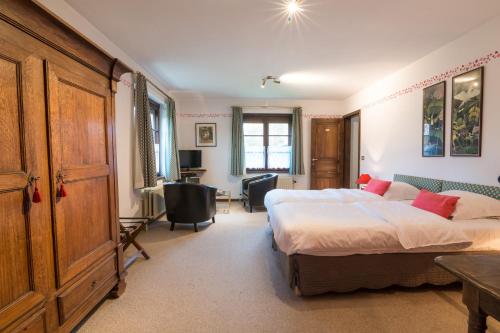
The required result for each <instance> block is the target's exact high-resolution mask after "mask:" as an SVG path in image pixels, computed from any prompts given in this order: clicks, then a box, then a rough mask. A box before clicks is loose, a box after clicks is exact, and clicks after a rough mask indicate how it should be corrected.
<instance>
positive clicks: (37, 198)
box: [32, 186, 42, 203]
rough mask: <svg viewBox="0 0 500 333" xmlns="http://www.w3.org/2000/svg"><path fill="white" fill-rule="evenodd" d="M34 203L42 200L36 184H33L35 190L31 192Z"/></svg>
mask: <svg viewBox="0 0 500 333" xmlns="http://www.w3.org/2000/svg"><path fill="white" fill-rule="evenodd" d="M32 201H33V202H34V203H39V202H42V196H41V195H40V192H39V191H38V186H35V192H33V200H32Z"/></svg>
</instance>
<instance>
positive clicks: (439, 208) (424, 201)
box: [412, 190, 460, 218]
mask: <svg viewBox="0 0 500 333" xmlns="http://www.w3.org/2000/svg"><path fill="white" fill-rule="evenodd" d="M458 199H460V197H453V196H450V195H442V194H436V193H432V192H429V191H426V190H421V191H420V193H419V194H418V196H417V197H416V198H415V200H414V201H413V203H412V206H413V207H417V208H420V209H423V210H426V211H428V212H431V213H434V214H437V215H440V216H442V217H444V218H449V217H450V216H451V214H452V213H453V211H454V210H455V206H456V205H457V201H458Z"/></svg>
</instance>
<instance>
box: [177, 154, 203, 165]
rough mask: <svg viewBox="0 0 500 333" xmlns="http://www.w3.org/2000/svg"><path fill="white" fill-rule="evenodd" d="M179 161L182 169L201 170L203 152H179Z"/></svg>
mask: <svg viewBox="0 0 500 333" xmlns="http://www.w3.org/2000/svg"><path fill="white" fill-rule="evenodd" d="M179 160H180V161H179V164H180V166H181V168H182V169H197V168H201V150H179Z"/></svg>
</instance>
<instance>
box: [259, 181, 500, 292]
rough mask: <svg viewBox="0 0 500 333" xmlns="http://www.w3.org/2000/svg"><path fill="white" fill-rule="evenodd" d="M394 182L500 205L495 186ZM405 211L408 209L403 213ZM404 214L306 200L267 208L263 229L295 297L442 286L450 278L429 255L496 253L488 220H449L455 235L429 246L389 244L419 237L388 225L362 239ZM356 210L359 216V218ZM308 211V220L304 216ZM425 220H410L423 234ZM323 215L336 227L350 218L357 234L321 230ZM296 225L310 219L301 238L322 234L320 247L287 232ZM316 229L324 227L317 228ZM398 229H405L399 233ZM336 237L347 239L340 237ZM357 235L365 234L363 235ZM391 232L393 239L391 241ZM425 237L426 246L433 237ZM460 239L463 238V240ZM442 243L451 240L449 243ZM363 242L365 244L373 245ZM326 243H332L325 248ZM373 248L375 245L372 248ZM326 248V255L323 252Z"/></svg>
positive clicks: (378, 204) (372, 203)
mask: <svg viewBox="0 0 500 333" xmlns="http://www.w3.org/2000/svg"><path fill="white" fill-rule="evenodd" d="M394 180H395V181H400V182H406V183H408V184H411V185H413V186H415V187H417V188H419V189H427V190H429V191H432V192H440V191H445V190H462V191H464V190H465V191H469V192H475V193H479V194H483V195H487V196H489V197H492V198H495V199H497V200H499V199H500V188H498V187H495V186H483V185H475V184H466V183H458V182H450V181H442V180H436V179H429V178H421V177H413V176H406V175H395V176H394ZM405 205H406V206H407V207H408V208H405ZM411 209H415V208H413V207H410V206H409V205H408V204H405V203H403V202H392V203H391V202H387V201H384V200H382V201H381V200H379V201H376V200H364V201H363V200H362V201H351V202H348V203H342V202H340V203H339V202H335V201H334V202H316V203H315V202H314V201H313V200H311V201H309V202H308V201H302V202H281V203H279V204H276V205H273V206H272V207H271V209H270V210H269V220H270V225H271V228H272V229H273V248H274V249H275V250H276V255H277V257H278V258H279V259H280V263H281V264H282V267H283V269H284V272H285V274H286V275H287V279H288V282H289V284H290V287H291V288H292V289H294V291H295V292H296V293H297V294H299V295H303V296H308V295H316V294H321V293H325V292H348V291H353V290H356V289H359V288H369V289H380V288H385V287H388V286H391V285H400V286H405V287H416V286H419V285H422V284H425V283H429V284H433V285H446V284H450V283H453V282H456V281H457V280H456V278H454V277H453V276H452V275H450V274H449V273H447V272H445V271H444V270H442V269H441V268H439V267H437V266H436V265H434V263H433V260H434V258H435V257H437V256H439V255H443V254H454V253H460V254H464V253H465V254H500V221H498V220H492V219H485V220H475V221H473V222H471V221H466V220H465V221H453V224H452V226H453V229H454V230H455V231H457V230H458V233H457V234H456V235H451V236H450V235H449V234H448V233H449V232H450V230H441V231H439V232H438V233H441V236H444V238H443V237H441V238H440V240H442V239H444V240H445V241H444V243H443V244H439V245H434V246H432V245H431V246H429V244H426V243H425V242H427V241H428V240H425V239H424V240H421V241H420V243H418V244H407V245H408V246H407V247H408V248H405V247H403V246H401V243H398V242H397V240H398V239H397V238H396V241H394V238H395V237H398V236H402V238H405V239H407V240H408V241H409V242H413V238H412V237H410V236H408V235H406V236H405V235H404V233H405V232H407V233H409V234H410V235H411V234H412V233H413V234H415V233H418V229H417V230H412V229H411V228H410V229H408V225H410V224H404V223H403V225H402V226H395V227H394V226H392V225H391V227H390V228H387V226H384V225H380V226H379V227H380V228H372V229H373V230H371V231H372V232H373V234H369V232H370V231H369V230H368V228H366V227H367V226H374V225H377V216H379V215H380V214H389V215H391V216H392V215H394V216H393V220H394V223H396V224H397V223H400V220H401V217H402V216H405V215H411V214H409V213H408V212H409V210H411ZM322 210H323V211H322ZM360 211H361V212H363V213H359V212H360ZM392 211H400V216H399V217H398V214H395V213H392ZM308 212H309V213H310V215H311V216H309V215H304V214H307V213H308ZM301 214H302V215H301ZM356 214H358V215H359V214H362V216H356ZM412 214H413V213H412ZM426 214H430V213H427V212H424V213H423V215H422V216H421V215H417V216H414V217H413V218H414V219H415V220H417V221H421V222H422V221H423V222H422V223H423V224H422V225H421V226H420V228H421V230H424V231H425V230H426V228H429V230H432V229H430V228H432V227H433V224H432V223H433V221H432V218H431V220H429V221H427V222H425V221H426V219H427V217H426V216H425V215H426ZM335 215H336V217H335ZM351 215H352V216H351ZM325 216H326V217H329V218H331V217H335V218H336V222H335V223H340V224H341V221H340V220H339V219H342V218H344V217H345V216H351V217H352V219H351V220H349V219H348V218H346V220H345V221H343V223H344V225H345V226H348V227H349V228H351V229H352V228H359V229H358V231H357V232H355V233H351V234H349V233H348V232H347V231H345V230H343V229H342V228H337V229H336V230H335V229H333V230H330V231H328V227H329V226H328V221H327V219H325V218H324V217H325ZM356 218H357V219H356ZM385 218H387V216H386V217H385ZM280 219H282V220H283V219H284V220H286V221H287V222H288V223H289V224H288V225H287V233H288V236H286V235H285V236H283V235H284V234H283V230H280V229H279V227H278V225H277V221H278V220H280ZM294 219H295V220H294ZM301 219H302V220H304V219H307V220H308V221H315V222H314V225H313V228H312V230H313V231H312V232H308V234H309V236H311V234H312V237H313V238H314V237H318V236H320V237H321V236H322V235H323V236H324V237H323V238H322V239H321V238H320V239H319V242H317V239H315V242H317V243H319V244H323V245H324V246H323V248H322V246H319V247H318V248H315V247H314V246H310V245H308V244H311V243H308V242H310V239H307V237H303V234H301V233H300V232H295V233H293V232H289V231H290V230H292V231H293V230H294V228H295V225H299V222H300V220H301ZM322 219H323V220H322ZM330 220H331V219H330ZM294 221H295V222H294ZM352 221H359V225H358V226H356V225H352ZM426 223H429V224H426ZM322 227H325V228H326V229H321V228H322ZM384 227H385V229H384ZM363 228H365V229H363ZM405 228H406V229H407V230H404V229H405ZM314 229H316V231H314ZM353 230H355V229H353ZM398 230H399V231H398ZM401 230H402V231H401ZM328 232H331V234H330V235H328ZM342 232H346V233H345V234H342ZM363 232H365V233H368V234H366V235H364V236H363ZM287 233H285V234H287ZM336 233H337V234H338V235H336ZM395 233H399V234H398V235H396V236H395ZM360 234H361V235H362V236H361V237H359V238H360V239H358V240H352V241H353V242H354V244H355V245H354V246H352V244H351V245H349V246H344V245H343V243H342V241H343V239H346V238H349V237H351V238H352V235H360ZM429 234H430V235H429V236H430V237H431V240H432V232H431V233H429ZM457 235H458V236H457ZM464 235H465V238H463V236H464ZM287 237H288V238H287ZM335 237H337V240H336V241H332V238H335ZM363 237H364V238H363ZM447 237H448V238H447ZM450 237H451V238H450ZM453 237H455V238H453ZM447 239H448V240H450V241H449V242H448V243H447ZM367 240H371V242H372V244H370V243H369V242H370V241H367ZM287 242H288V243H287ZM328 242H330V243H332V244H328ZM367 242H368V243H367ZM377 242H378V243H377ZM422 242H423V243H422ZM297 244H298V245H297ZM430 244H432V242H431V243H430ZM378 245H382V246H379V247H377V246H378ZM422 245H424V246H422ZM425 245H427V246H425ZM363 247H364V248H363ZM329 249H330V250H332V251H328V250H329Z"/></svg>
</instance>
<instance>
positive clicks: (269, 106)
mask: <svg viewBox="0 0 500 333" xmlns="http://www.w3.org/2000/svg"><path fill="white" fill-rule="evenodd" d="M296 107H298V106H279V105H247V106H241V108H242V109H295V108H296Z"/></svg>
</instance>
